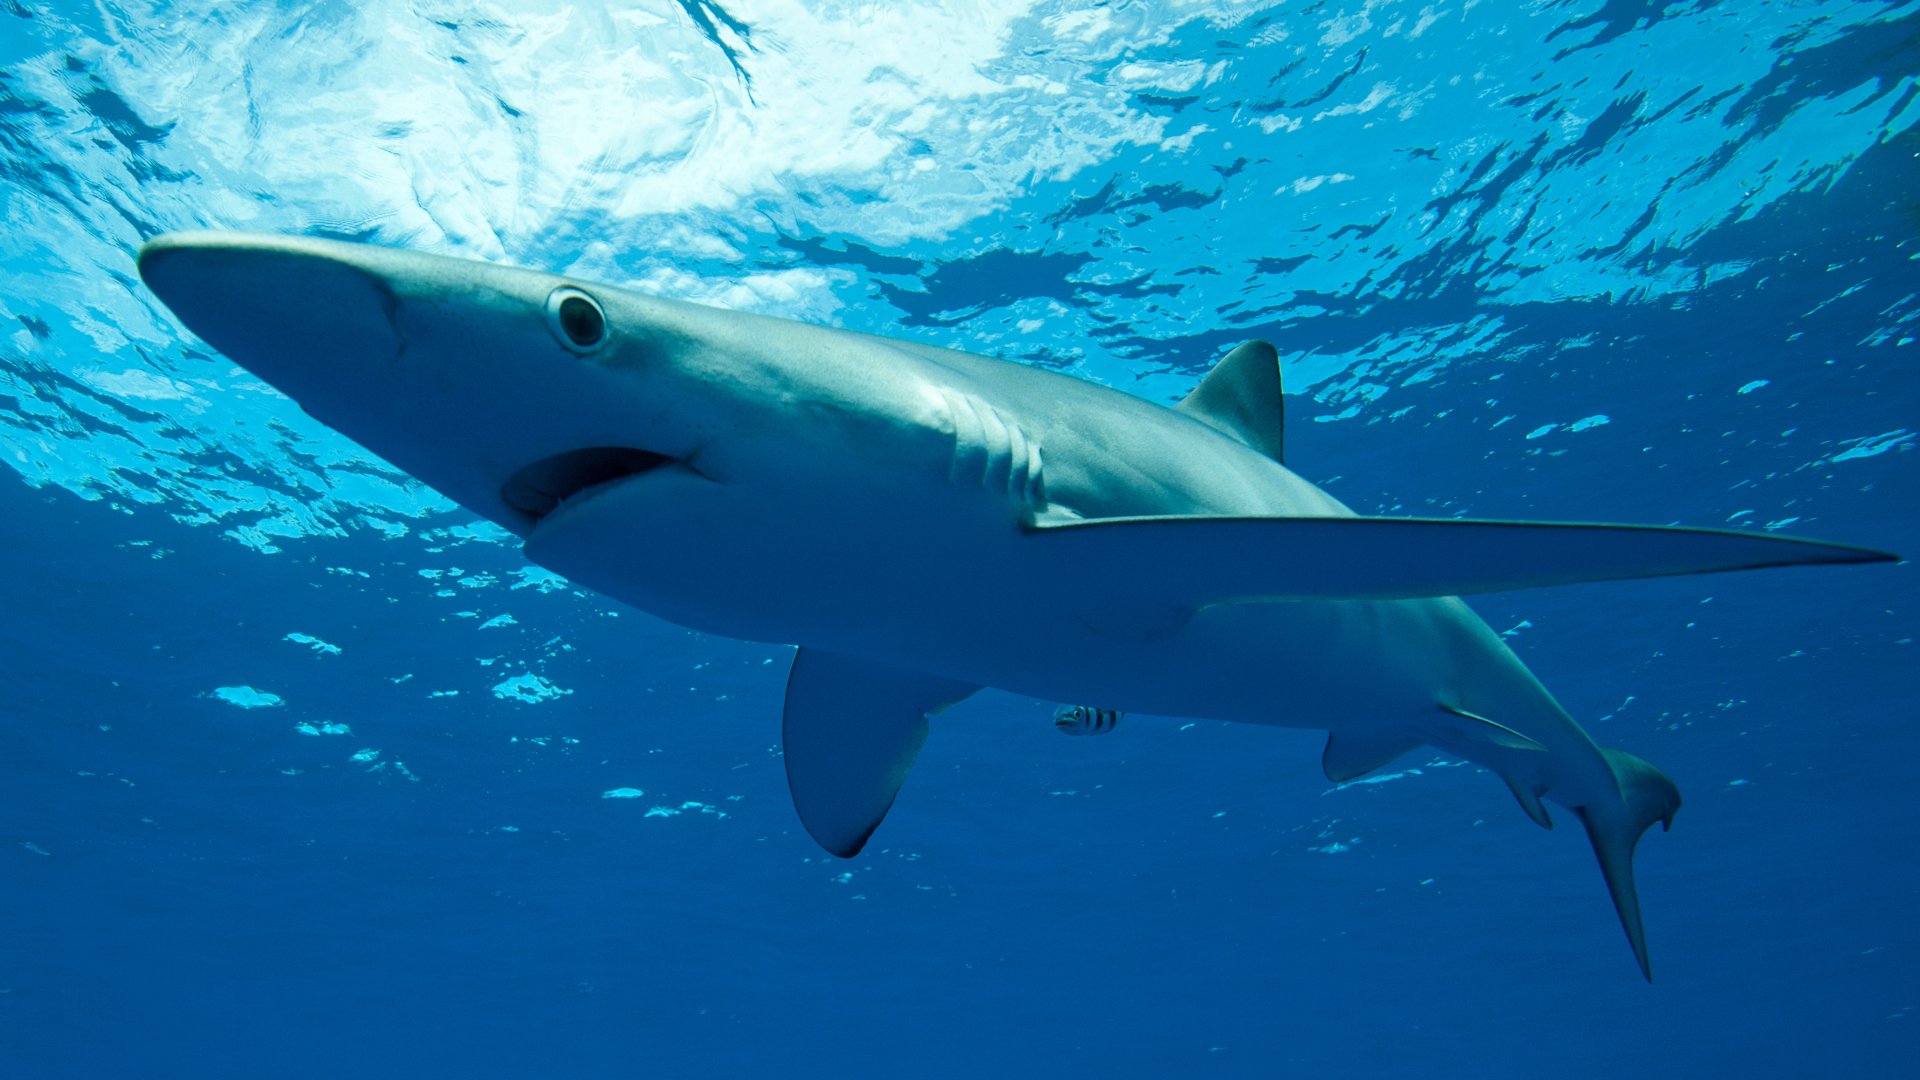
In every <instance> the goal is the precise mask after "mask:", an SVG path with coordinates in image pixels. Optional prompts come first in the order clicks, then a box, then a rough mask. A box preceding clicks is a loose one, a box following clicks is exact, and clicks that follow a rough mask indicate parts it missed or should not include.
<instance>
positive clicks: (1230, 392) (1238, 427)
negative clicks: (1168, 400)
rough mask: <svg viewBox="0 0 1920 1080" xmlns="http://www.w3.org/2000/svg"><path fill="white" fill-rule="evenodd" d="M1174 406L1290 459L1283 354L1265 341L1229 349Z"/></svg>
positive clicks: (1263, 450) (1273, 455)
mask: <svg viewBox="0 0 1920 1080" xmlns="http://www.w3.org/2000/svg"><path fill="white" fill-rule="evenodd" d="M1173 408H1174V411H1175V412H1182V413H1186V414H1187V415H1188V416H1191V417H1193V418H1194V419H1195V420H1198V421H1200V422H1201V423H1203V424H1206V425H1207V426H1208V427H1211V428H1215V429H1217V430H1219V431H1223V432H1225V433H1226V434H1228V435H1231V436H1233V437H1234V438H1236V439H1239V440H1240V441H1241V442H1243V443H1246V444H1247V445H1248V446H1251V447H1253V448H1254V449H1255V450H1258V451H1260V452H1261V453H1263V454H1265V455H1267V456H1268V457H1270V458H1272V459H1273V460H1275V461H1281V462H1284V461H1285V460H1286V459H1285V458H1284V457H1283V456H1282V454H1281V451H1282V449H1283V448H1284V446H1285V440H1284V439H1283V438H1282V433H1283V430H1284V428H1285V426H1286V422H1285V419H1284V416H1283V411H1284V410H1283V407H1282V405H1281V403H1280V354H1278V353H1276V352H1274V350H1273V346H1271V345H1269V344H1267V343H1266V342H1264V341H1249V342H1247V343H1246V344H1245V345H1242V346H1240V347H1239V348H1237V349H1235V350H1233V351H1232V352H1230V353H1228V354H1227V356H1226V359H1224V360H1222V361H1220V362H1219V363H1218V364H1215V365H1214V368H1213V370H1212V371H1209V372H1207V377H1206V378H1204V379H1201V380H1200V385H1199V386H1196V387H1194V388H1193V393H1191V394H1188V395H1187V396H1186V398H1185V399H1184V400H1183V401H1181V402H1180V404H1178V405H1175V406H1174V407H1173Z"/></svg>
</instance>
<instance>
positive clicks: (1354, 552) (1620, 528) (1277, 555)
mask: <svg viewBox="0 0 1920 1080" xmlns="http://www.w3.org/2000/svg"><path fill="white" fill-rule="evenodd" d="M1028 531H1029V535H1030V536H1031V538H1032V540H1033V542H1034V543H1035V544H1045V545H1050V546H1051V547H1052V548H1053V554H1054V558H1052V559H1051V560H1049V564H1048V565H1049V566H1050V567H1054V568H1057V569H1058V574H1059V576H1060V577H1062V578H1065V579H1071V580H1075V581H1078V580H1081V579H1086V580H1088V582H1089V584H1092V583H1098V582H1107V583H1110V582H1112V581H1115V580H1126V579H1129V578H1138V577H1139V576H1140V575H1139V573H1138V571H1139V568H1140V567H1143V566H1151V567H1153V576H1152V582H1151V588H1152V590H1153V596H1154V597H1155V598H1161V599H1164V600H1166V601H1167V602H1177V603H1180V604H1191V605H1194V606H1201V605H1205V604H1217V603H1232V602H1236V601H1265V600H1399V599H1409V598H1413V597H1430V596H1458V595H1461V594H1466V593H1483V592H1498V591H1501V590H1504V589H1530V588H1535V587H1537V586H1542V585H1566V584H1571V583H1573V582H1580V581H1610V580H1616V579H1620V578H1644V577H1665V576H1668V575H1672V574H1702V573H1712V572H1716V571H1721V570H1748V569H1755V568H1759V567H1765V566H1793V565H1799V564H1808V563H1854V562H1886V561H1890V560H1893V559H1895V558H1896V556H1893V555H1889V554H1887V553H1886V552H1882V551H1873V550H1870V549H1867V548H1857V547H1847V546H1844V545H1841V544H1827V543H1821V542H1819V541H1814V540H1798V539H1795V538H1793V537H1788V536H1774V535H1771V534H1767V533H1748V532H1729V531H1726V530H1723V529H1687V528H1674V527H1666V526H1653V525H1587V524H1557V523H1550V522H1538V521H1475V520H1469V519H1456V518H1366V517H1351V518H1326V517H1322V518H1288V517H1275V518H1229V517H1145V518H1094V519H1088V520H1079V521H1076V520H1071V519H1062V518H1057V517H1052V518H1046V517H1043V518H1040V519H1038V520H1036V521H1035V522H1034V523H1033V524H1032V525H1030V526H1029V530H1028ZM1088 575H1094V576H1093V577H1091V578H1088Z"/></svg>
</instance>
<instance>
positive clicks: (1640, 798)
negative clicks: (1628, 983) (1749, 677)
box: [1574, 747, 1680, 982]
mask: <svg viewBox="0 0 1920 1080" xmlns="http://www.w3.org/2000/svg"><path fill="white" fill-rule="evenodd" d="M1600 753H1601V754H1602V755H1603V756H1605V757H1606V759H1607V765H1608V766H1609V767H1610V768H1612V769H1613V777H1614V780H1615V781H1617V782H1618V783H1619V785H1620V802H1619V803H1617V804H1614V805H1598V804H1596V805H1589V806H1582V807H1577V808H1575V810H1574V813H1576V814H1578V815H1580V823H1581V824H1582V825H1585V826H1586V827H1587V839H1588V840H1590V841H1592V842H1593V854H1594V856H1595V857H1596V858H1598V859H1599V860H1600V872H1601V873H1602V874H1604V875H1606V879H1607V891H1608V892H1610V893H1612V894H1613V906H1614V910H1616V911H1618V912H1619V913H1620V925H1621V927H1622V928H1624V929H1625V930H1626V932H1627V941H1628V942H1629V943H1630V944H1631V945H1632V946H1633V956H1634V959H1636V960H1638V961H1640V973H1641V974H1643V975H1645V976H1646V977H1647V981H1648V982H1652V981H1653V967H1652V965H1650V964H1649V963H1648V962H1647V936H1646V932H1645V930H1644V929H1643V928H1642V927H1641V924H1640V898H1639V896H1638V895H1637V894H1635V892H1634V889H1633V849H1634V845H1636V844H1638V843H1639V842H1640V834H1641V833H1644V832H1646V831H1647V827H1648V826H1650V825H1652V824H1653V823H1654V822H1656V821H1658V822H1660V823H1661V824H1662V825H1663V826H1664V827H1665V828H1669V829H1670V828H1672V827H1673V814H1674V811H1676V810H1678V809H1680V789H1679V788H1677V787H1675V786H1674V784H1673V781H1672V780H1669V779H1668V778H1667V774H1666V773H1663V772H1661V771H1660V770H1659V769H1656V768H1654V767H1653V766H1652V765H1650V764H1648V763H1647V762H1644V761H1642V760H1640V759H1639V758H1637V757H1634V756H1633V755H1632V754H1629V753H1626V752H1625V751H1622V750H1612V749H1608V748H1606V747H1601V749H1600Z"/></svg>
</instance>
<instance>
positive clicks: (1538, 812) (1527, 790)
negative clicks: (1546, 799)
mask: <svg viewBox="0 0 1920 1080" xmlns="http://www.w3.org/2000/svg"><path fill="white" fill-rule="evenodd" d="M1501 779H1502V780H1505V781H1506V782H1507V790H1508V791H1511V792H1513V797H1514V798H1515V799H1518V800H1519V801H1520V809H1522V810H1525V811H1526V812H1527V816H1528V817H1530V818H1532V819H1533V823H1534V824H1535V825H1538V826H1540V827H1541V828H1543V829H1551V828H1553V818H1552V817H1551V816H1549V815H1548V814H1547V807H1546V804H1545V803H1543V802H1541V801H1540V795H1541V791H1540V789H1539V788H1537V787H1534V786H1533V784H1532V782H1531V781H1520V780H1514V779H1512V778H1510V777H1504V776H1503V777H1501Z"/></svg>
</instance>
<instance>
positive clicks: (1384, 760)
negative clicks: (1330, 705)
mask: <svg viewBox="0 0 1920 1080" xmlns="http://www.w3.org/2000/svg"><path fill="white" fill-rule="evenodd" d="M1426 741H1427V740H1426V739H1424V738H1422V737H1421V736H1420V735H1419V733H1417V732H1414V731H1410V730H1407V729H1405V728H1396V729H1392V730H1387V731H1334V732H1328V733H1327V748H1326V749H1325V750H1324V751H1322V752H1321V754H1320V770H1321V771H1322V772H1324V773H1326V774H1327V779H1328V780H1330V781H1332V782H1333V783H1336V784H1344V783H1346V782H1347V781H1349V780H1357V779H1359V778H1360V777H1362V776H1365V775H1367V774H1368V773H1370V772H1372V771H1374V770H1375V769H1379V768H1382V767H1384V766H1386V765H1388V764H1391V763H1392V761H1393V759H1394V758H1397V757H1399V756H1400V755H1402V754H1404V753H1407V752H1408V751H1410V750H1413V749H1415V748H1417V747H1419V746H1421V745H1423V744H1424V743H1425V742H1426Z"/></svg>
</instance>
